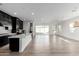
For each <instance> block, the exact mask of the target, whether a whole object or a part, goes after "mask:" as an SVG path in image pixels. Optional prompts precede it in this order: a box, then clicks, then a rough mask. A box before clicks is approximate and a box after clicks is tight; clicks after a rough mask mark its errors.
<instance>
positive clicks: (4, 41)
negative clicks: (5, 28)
mask: <svg viewBox="0 0 79 59" xmlns="http://www.w3.org/2000/svg"><path fill="white" fill-rule="evenodd" d="M8 43H9V40H8V36H1V37H0V47H3V46H4V45H6V44H8Z"/></svg>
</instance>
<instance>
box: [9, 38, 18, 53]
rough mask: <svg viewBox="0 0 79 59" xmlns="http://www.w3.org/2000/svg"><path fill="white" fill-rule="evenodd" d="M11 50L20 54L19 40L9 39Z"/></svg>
mask: <svg viewBox="0 0 79 59" xmlns="http://www.w3.org/2000/svg"><path fill="white" fill-rule="evenodd" d="M9 49H10V50H11V51H15V52H19V38H9Z"/></svg>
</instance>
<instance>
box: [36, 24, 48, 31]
mask: <svg viewBox="0 0 79 59" xmlns="http://www.w3.org/2000/svg"><path fill="white" fill-rule="evenodd" d="M36 33H49V26H45V25H39V26H36Z"/></svg>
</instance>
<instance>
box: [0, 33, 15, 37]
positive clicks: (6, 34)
mask: <svg viewBox="0 0 79 59" xmlns="http://www.w3.org/2000/svg"><path fill="white" fill-rule="evenodd" d="M9 35H16V34H15V33H2V34H0V37H1V36H9Z"/></svg>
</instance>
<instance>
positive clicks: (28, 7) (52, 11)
mask: <svg viewBox="0 0 79 59" xmlns="http://www.w3.org/2000/svg"><path fill="white" fill-rule="evenodd" d="M0 9H1V10H3V11H5V12H6V13H9V14H11V15H13V16H16V17H19V18H22V19H25V20H34V21H35V22H37V23H52V22H53V23H54V22H57V21H62V20H66V19H70V18H73V17H76V16H79V4H77V3H71V4H68V3H65V4H62V3H5V4H2V5H0Z"/></svg>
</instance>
